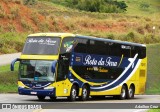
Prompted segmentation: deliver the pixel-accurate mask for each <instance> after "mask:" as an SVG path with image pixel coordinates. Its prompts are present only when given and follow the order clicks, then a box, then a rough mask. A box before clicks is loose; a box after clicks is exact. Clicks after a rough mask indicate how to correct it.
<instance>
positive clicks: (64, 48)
mask: <svg viewBox="0 0 160 112" xmlns="http://www.w3.org/2000/svg"><path fill="white" fill-rule="evenodd" d="M73 39H74V38H73V37H72V38H70V37H67V38H64V39H63V42H62V45H61V49H60V55H59V60H58V69H57V87H56V95H57V96H68V95H69V94H70V90H69V88H70V86H71V84H69V81H68V79H67V77H68V73H69V64H70V55H71V50H72V47H73Z"/></svg>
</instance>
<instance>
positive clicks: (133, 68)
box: [11, 33, 147, 101]
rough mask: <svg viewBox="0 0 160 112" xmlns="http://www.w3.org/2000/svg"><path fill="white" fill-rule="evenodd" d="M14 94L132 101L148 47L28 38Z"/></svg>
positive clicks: (139, 89) (57, 36) (63, 36)
mask: <svg viewBox="0 0 160 112" xmlns="http://www.w3.org/2000/svg"><path fill="white" fill-rule="evenodd" d="M17 61H19V72H18V93H19V94H20V95H35V96H37V97H38V99H39V100H44V99H45V97H46V96H49V97H50V99H51V100H55V99H56V98H57V97H67V98H68V99H69V100H71V101H75V100H76V98H77V97H79V98H80V99H81V100H82V101H85V100H87V99H88V98H89V96H91V97H92V98H99V97H104V96H107V95H109V96H114V97H116V98H119V99H131V98H134V95H135V94H143V93H144V91H145V84H146V77H147V57H146V46H145V45H143V44H138V43H131V42H123V41H119V40H110V39H104V38H97V37H91V36H82V35H74V34H70V33H37V34H31V35H29V36H28V38H27V39H26V42H25V45H24V48H23V51H22V54H21V56H20V58H19V59H15V60H13V61H12V63H11V70H12V71H13V70H14V64H15V62H17Z"/></svg>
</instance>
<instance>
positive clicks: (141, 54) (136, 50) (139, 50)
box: [131, 46, 146, 59]
mask: <svg viewBox="0 0 160 112" xmlns="http://www.w3.org/2000/svg"><path fill="white" fill-rule="evenodd" d="M131 54H132V55H131V57H132V58H133V57H134V56H135V55H136V54H138V58H140V59H143V58H145V57H146V47H140V46H133V47H132V50H131Z"/></svg>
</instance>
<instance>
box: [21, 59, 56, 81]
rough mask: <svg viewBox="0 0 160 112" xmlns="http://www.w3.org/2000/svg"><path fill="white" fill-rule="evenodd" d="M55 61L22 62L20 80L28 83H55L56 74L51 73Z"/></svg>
mask: <svg viewBox="0 0 160 112" xmlns="http://www.w3.org/2000/svg"><path fill="white" fill-rule="evenodd" d="M52 63H53V61H40V60H21V62H20V66H19V79H20V80H27V81H54V80H55V74H53V73H52V72H51V66H52Z"/></svg>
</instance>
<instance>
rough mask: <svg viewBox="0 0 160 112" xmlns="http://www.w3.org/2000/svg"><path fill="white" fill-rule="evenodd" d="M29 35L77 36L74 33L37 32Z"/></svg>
mask: <svg viewBox="0 0 160 112" xmlns="http://www.w3.org/2000/svg"><path fill="white" fill-rule="evenodd" d="M28 36H59V37H65V36H75V35H74V34H72V33H35V34H30V35H28Z"/></svg>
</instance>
